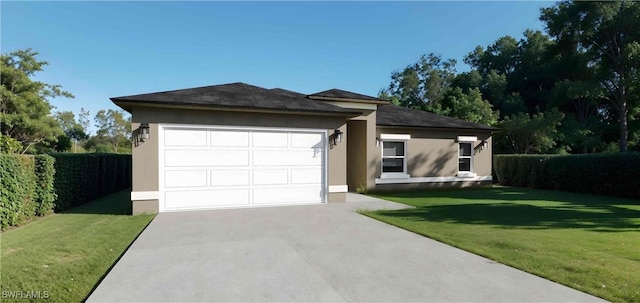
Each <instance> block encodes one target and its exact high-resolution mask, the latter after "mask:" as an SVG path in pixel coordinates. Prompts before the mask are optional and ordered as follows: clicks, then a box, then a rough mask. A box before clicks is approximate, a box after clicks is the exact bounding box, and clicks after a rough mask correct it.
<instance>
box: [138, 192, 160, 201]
mask: <svg viewBox="0 0 640 303" xmlns="http://www.w3.org/2000/svg"><path fill="white" fill-rule="evenodd" d="M159 198H160V193H159V192H157V191H132V192H131V201H139V200H157V199H159Z"/></svg>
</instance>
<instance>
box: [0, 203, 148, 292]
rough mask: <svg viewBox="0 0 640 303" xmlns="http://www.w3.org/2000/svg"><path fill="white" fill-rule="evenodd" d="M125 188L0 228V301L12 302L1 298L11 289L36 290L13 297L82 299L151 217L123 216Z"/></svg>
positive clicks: (18, 290)
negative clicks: (20, 223)
mask: <svg viewBox="0 0 640 303" xmlns="http://www.w3.org/2000/svg"><path fill="white" fill-rule="evenodd" d="M129 193H130V191H122V192H118V193H115V194H112V195H109V196H106V197H103V198H101V199H98V200H96V201H93V202H91V203H87V204H84V205H81V206H79V207H76V208H73V209H70V210H68V211H65V212H62V213H58V214H53V215H51V216H48V217H44V218H41V219H39V220H36V221H33V222H30V223H28V224H26V225H24V226H21V227H18V228H15V229H12V230H9V231H5V232H4V233H2V235H1V236H0V242H1V245H2V249H1V250H0V253H1V255H0V256H1V260H0V261H1V263H0V265H1V268H0V274H1V276H0V278H1V280H0V282H1V283H0V284H2V295H3V296H4V297H3V298H2V299H0V301H2V302H11V301H16V300H12V299H8V298H6V296H7V295H9V294H11V293H15V292H18V295H20V294H22V295H23V296H25V297H26V296H29V292H35V293H36V294H38V292H39V295H40V299H39V300H36V299H21V300H17V301H29V300H31V301H49V302H80V301H83V300H85V299H86V298H87V297H88V295H89V294H90V293H91V291H92V290H93V289H94V287H96V286H97V284H98V283H99V282H100V280H101V279H102V278H103V276H104V275H106V273H107V271H108V270H109V269H110V268H111V266H113V264H115V262H116V261H117V260H118V258H120V256H121V255H122V254H123V253H124V252H125V250H126V249H127V247H129V245H130V244H131V243H132V242H133V240H134V239H135V238H136V237H137V236H138V235H139V234H140V232H142V230H143V229H144V228H145V227H146V226H147V225H148V224H149V222H151V220H152V219H153V217H154V216H153V215H140V216H130V215H128V213H129V212H130V207H131V201H130V199H129ZM31 294H33V293H31ZM47 297H48V298H47ZM45 299H46V300H45Z"/></svg>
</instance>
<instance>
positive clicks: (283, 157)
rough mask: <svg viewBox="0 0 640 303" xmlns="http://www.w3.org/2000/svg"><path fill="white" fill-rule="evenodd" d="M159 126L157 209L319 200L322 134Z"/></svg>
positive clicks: (204, 207)
mask: <svg viewBox="0 0 640 303" xmlns="http://www.w3.org/2000/svg"><path fill="white" fill-rule="evenodd" d="M162 130H163V131H164V134H163V135H162V138H164V139H165V140H164V144H163V145H162V149H161V151H160V155H161V172H162V174H163V176H162V177H161V182H162V184H161V185H160V186H161V190H162V193H161V200H162V201H161V203H162V207H161V208H162V209H161V210H162V211H165V210H166V211H170V210H188V209H207V208H226V207H252V206H253V207H258V206H268V205H279V204H311V203H322V202H324V199H325V197H324V191H323V189H324V184H325V179H324V177H325V166H324V165H325V163H324V162H325V156H326V154H325V152H326V150H325V144H326V133H325V132H322V131H318V132H312V131H310V132H296V131H276V130H267V129H232V128H215V127H202V128H193V127H191V128H188V129H187V128H184V129H182V128H179V127H173V128H163V129H162Z"/></svg>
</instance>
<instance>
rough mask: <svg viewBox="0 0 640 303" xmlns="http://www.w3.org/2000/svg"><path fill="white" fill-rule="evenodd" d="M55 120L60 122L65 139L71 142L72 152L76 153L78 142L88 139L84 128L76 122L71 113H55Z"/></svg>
mask: <svg viewBox="0 0 640 303" xmlns="http://www.w3.org/2000/svg"><path fill="white" fill-rule="evenodd" d="M55 118H56V120H58V122H60V126H61V127H62V130H63V131H64V133H65V135H66V137H67V138H69V139H71V140H72V141H73V147H74V152H77V148H78V141H80V140H85V139H87V138H88V136H87V133H86V131H85V129H84V126H82V125H81V124H80V123H78V122H77V121H76V117H75V114H74V113H73V112H72V111H62V112H57V113H56V115H55Z"/></svg>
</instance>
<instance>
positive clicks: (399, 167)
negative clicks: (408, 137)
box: [382, 141, 407, 174]
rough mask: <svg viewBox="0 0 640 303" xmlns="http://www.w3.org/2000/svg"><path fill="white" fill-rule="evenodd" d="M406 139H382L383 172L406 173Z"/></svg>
mask: <svg viewBox="0 0 640 303" xmlns="http://www.w3.org/2000/svg"><path fill="white" fill-rule="evenodd" d="M405 142H406V141H382V173H383V174H384V173H406V167H407V166H406V165H405V164H406V162H405V160H406V153H405V150H406V149H405Z"/></svg>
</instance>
